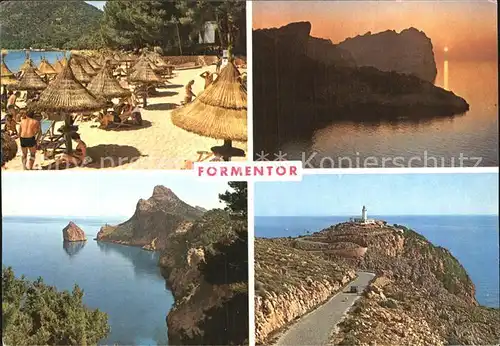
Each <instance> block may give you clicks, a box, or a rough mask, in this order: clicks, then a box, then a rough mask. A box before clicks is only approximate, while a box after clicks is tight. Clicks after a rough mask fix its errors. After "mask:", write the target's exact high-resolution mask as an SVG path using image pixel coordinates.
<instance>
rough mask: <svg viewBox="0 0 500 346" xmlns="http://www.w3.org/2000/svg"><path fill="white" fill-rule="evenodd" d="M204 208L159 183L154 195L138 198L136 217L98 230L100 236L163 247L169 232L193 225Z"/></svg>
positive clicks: (111, 240)
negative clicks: (192, 203)
mask: <svg viewBox="0 0 500 346" xmlns="http://www.w3.org/2000/svg"><path fill="white" fill-rule="evenodd" d="M203 213H204V212H203V211H202V210H200V209H199V208H197V207H192V206H190V205H189V204H187V203H185V202H184V201H182V200H181V199H180V198H179V197H177V195H176V194H175V193H174V192H173V191H172V190H170V189H169V188H166V187H164V186H156V187H155V188H154V189H153V194H152V196H151V197H150V198H149V199H147V200H145V199H140V200H139V201H138V202H137V206H136V210H135V213H134V215H132V217H131V218H130V219H129V220H127V221H125V222H123V223H121V224H119V225H116V226H111V225H105V226H103V227H101V230H100V231H99V233H98V234H97V240H100V241H108V242H114V243H118V244H128V245H135V246H141V247H145V248H147V249H150V250H159V249H163V248H165V246H166V241H167V238H168V236H169V235H170V234H171V233H173V232H176V231H182V229H184V228H186V227H189V226H190V225H191V224H192V222H193V221H194V220H197V219H198V218H200V217H201V216H202V215H203Z"/></svg>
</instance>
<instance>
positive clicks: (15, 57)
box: [4, 50, 71, 73]
mask: <svg viewBox="0 0 500 346" xmlns="http://www.w3.org/2000/svg"><path fill="white" fill-rule="evenodd" d="M64 53H66V58H69V56H70V55H71V54H70V52H69V51H68V52H64V51H44V52H39V51H30V53H29V55H30V58H31V60H32V61H33V63H34V64H35V65H36V66H37V67H38V66H39V65H40V62H41V61H42V58H45V59H47V61H48V62H49V63H50V64H51V65H54V64H55V63H56V61H57V60H60V59H62V58H63V56H64ZM25 60H26V53H25V52H24V51H22V50H12V51H8V53H7V55H6V56H5V57H4V62H5V64H6V65H7V67H8V68H9V70H10V71H11V72H14V73H15V72H18V71H19V68H20V67H21V65H22V64H23V62H24V61H25Z"/></svg>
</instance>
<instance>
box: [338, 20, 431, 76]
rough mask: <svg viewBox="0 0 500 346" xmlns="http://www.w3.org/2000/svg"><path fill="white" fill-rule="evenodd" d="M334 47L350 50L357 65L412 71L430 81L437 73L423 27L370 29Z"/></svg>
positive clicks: (384, 69) (429, 42)
mask: <svg viewBox="0 0 500 346" xmlns="http://www.w3.org/2000/svg"><path fill="white" fill-rule="evenodd" d="M337 47H339V48H341V49H344V50H345V51H347V52H349V53H350V54H351V57H352V58H353V59H354V61H355V63H356V65H357V66H371V67H375V68H376V69H378V70H380V71H394V72H399V73H407V74H412V75H415V76H417V77H419V78H421V79H423V80H426V81H429V82H432V83H434V80H435V79H436V75H437V68H436V62H435V61H434V53H433V50H432V42H431V39H430V38H428V37H427V36H426V35H425V33H424V32H423V31H419V30H417V29H415V28H409V29H405V30H403V31H401V32H400V33H397V32H396V31H394V30H387V31H384V32H380V33H377V34H372V33H370V32H368V33H366V34H364V35H359V36H356V37H353V38H348V39H346V40H345V41H343V42H340V43H339V44H338V45H337Z"/></svg>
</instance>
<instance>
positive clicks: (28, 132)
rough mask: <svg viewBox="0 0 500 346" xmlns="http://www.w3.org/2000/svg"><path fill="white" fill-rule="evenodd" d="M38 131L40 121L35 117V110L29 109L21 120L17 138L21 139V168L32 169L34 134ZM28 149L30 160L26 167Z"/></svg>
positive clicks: (34, 144) (34, 146)
mask: <svg viewBox="0 0 500 346" xmlns="http://www.w3.org/2000/svg"><path fill="white" fill-rule="evenodd" d="M38 132H40V122H39V121H38V120H36V119H35V112H33V111H30V112H28V114H26V117H25V118H23V119H22V120H21V126H20V128H19V138H20V141H21V150H22V152H23V158H22V160H23V168H24V169H30V170H31V169H33V165H34V164H35V155H36V135H37V134H38ZM28 150H29V151H30V162H29V164H28V167H26V160H27V158H28Z"/></svg>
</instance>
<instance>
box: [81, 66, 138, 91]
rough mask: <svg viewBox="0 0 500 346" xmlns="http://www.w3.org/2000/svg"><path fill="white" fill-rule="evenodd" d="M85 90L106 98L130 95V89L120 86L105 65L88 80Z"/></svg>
mask: <svg viewBox="0 0 500 346" xmlns="http://www.w3.org/2000/svg"><path fill="white" fill-rule="evenodd" d="M87 90H88V91H90V92H91V93H92V94H93V95H95V96H101V97H104V98H106V99H112V98H115V97H125V96H130V95H131V92H130V90H128V89H124V88H122V87H121V85H120V83H118V81H117V80H116V79H115V78H113V77H112V75H111V71H110V70H109V68H108V66H107V65H105V66H104V67H103V68H102V70H101V71H99V73H98V74H97V76H95V77H94V78H93V79H92V80H91V81H90V83H89V84H88V85H87Z"/></svg>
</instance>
